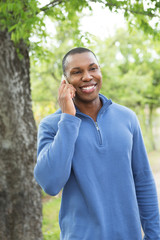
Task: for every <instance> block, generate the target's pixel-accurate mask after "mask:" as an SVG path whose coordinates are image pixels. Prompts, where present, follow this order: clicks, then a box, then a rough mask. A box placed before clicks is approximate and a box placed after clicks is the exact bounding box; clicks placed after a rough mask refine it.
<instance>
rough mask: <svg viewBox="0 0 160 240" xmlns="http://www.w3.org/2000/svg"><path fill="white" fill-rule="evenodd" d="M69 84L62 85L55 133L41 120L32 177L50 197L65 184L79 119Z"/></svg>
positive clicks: (72, 89) (63, 83)
mask: <svg viewBox="0 0 160 240" xmlns="http://www.w3.org/2000/svg"><path fill="white" fill-rule="evenodd" d="M74 94H75V90H74V88H73V86H72V85H70V84H66V83H65V82H62V83H61V86H60V89H59V105H60V107H61V110H62V114H61V119H60V121H59V123H58V131H57V132H55V131H54V130H53V129H54V126H51V124H50V123H46V122H44V121H42V122H41V124H40V126H39V130H38V150H37V153H38V159H37V163H36V166H35V169H34V176H35V179H36V180H37V182H38V183H39V185H40V186H41V187H42V188H43V189H44V191H45V192H47V193H48V194H50V195H56V194H57V193H58V192H59V191H60V190H61V189H62V188H63V187H64V185H65V183H66V182H67V180H68V178H69V176H70V172H71V166H72V158H73V154H74V148H75V143H76V139H77V137H78V133H79V128H80V123H81V120H80V119H79V118H77V117H76V116H75V107H74V104H73V100H72V98H73V97H74Z"/></svg>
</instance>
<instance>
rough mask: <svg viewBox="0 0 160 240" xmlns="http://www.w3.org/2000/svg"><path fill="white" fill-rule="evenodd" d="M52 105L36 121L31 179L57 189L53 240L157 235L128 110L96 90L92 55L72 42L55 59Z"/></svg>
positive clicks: (134, 239)
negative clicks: (59, 74) (57, 82)
mask: <svg viewBox="0 0 160 240" xmlns="http://www.w3.org/2000/svg"><path fill="white" fill-rule="evenodd" d="M63 72H64V76H65V78H66V79H65V80H64V81H62V83H61V86H60V88H59V105H60V109H59V110H58V111H57V112H56V113H54V114H51V115H50V116H47V117H46V118H44V119H43V120H42V122H41V123H40V126H39V133H38V160H37V164H36V166H35V171H34V174H35V178H36V180H37V182H38V183H39V184H40V186H41V187H42V188H43V189H44V191H45V192H47V193H48V194H50V195H56V194H57V193H59V191H60V190H61V189H62V188H63V193H62V203H61V210H60V215H59V222H60V228H61V240H141V239H142V235H141V224H142V227H143V230H144V233H145V237H144V239H145V240H160V218H159V209H158V200H157V193H156V188H155V183H154V180H153V176H152V172H151V169H150V166H149V162H148V159H147V154H146V150H145V147H144V143H143V139H142V135H141V131H140V127H139V123H138V120H137V118H136V115H135V113H134V112H133V111H131V110H129V109H128V108H126V107H123V106H121V105H118V104H116V103H113V102H112V101H111V100H108V99H107V98H106V97H105V96H103V95H101V94H99V91H100V89H101V86H102V75H101V71H100V67H99V64H98V61H97V59H96V56H95V55H94V53H93V52H91V51H90V50H89V49H86V48H75V49H72V50H71V51H69V52H68V53H67V54H66V55H65V57H64V59H63Z"/></svg>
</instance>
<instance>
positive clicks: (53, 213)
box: [42, 194, 61, 240]
mask: <svg viewBox="0 0 160 240" xmlns="http://www.w3.org/2000/svg"><path fill="white" fill-rule="evenodd" d="M43 195H44V194H43ZM60 202H61V199H60V197H48V196H47V195H45V196H43V225H42V232H43V237H44V240H59V239H60V237H59V236H60V229H59V223H58V214H59V209H60Z"/></svg>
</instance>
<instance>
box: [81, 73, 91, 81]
mask: <svg viewBox="0 0 160 240" xmlns="http://www.w3.org/2000/svg"><path fill="white" fill-rule="evenodd" d="M91 79H92V76H91V74H90V73H89V72H88V71H85V72H84V73H83V76H82V80H83V81H90V80H91Z"/></svg>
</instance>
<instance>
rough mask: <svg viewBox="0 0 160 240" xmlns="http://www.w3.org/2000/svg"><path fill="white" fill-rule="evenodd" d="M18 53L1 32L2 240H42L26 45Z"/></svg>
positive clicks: (0, 171) (0, 144)
mask: <svg viewBox="0 0 160 240" xmlns="http://www.w3.org/2000/svg"><path fill="white" fill-rule="evenodd" d="M18 47H19V49H20V53H21V55H23V58H22V59H21V60H20V59H19V57H18V56H17V53H16V48H15V46H14V43H13V42H12V41H11V39H10V34H9V33H7V32H0V239H1V240H40V239H42V233H41V220H42V217H41V191H40V188H39V187H38V186H37V184H36V182H35V180H34V177H33V168H34V161H35V160H36V125H35V121H34V118H33V113H32V105H31V97H30V94H31V91H30V82H29V81H30V78H29V68H30V64H29V55H28V48H27V46H26V45H25V44H24V43H23V42H21V43H20V44H19V46H18Z"/></svg>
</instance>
